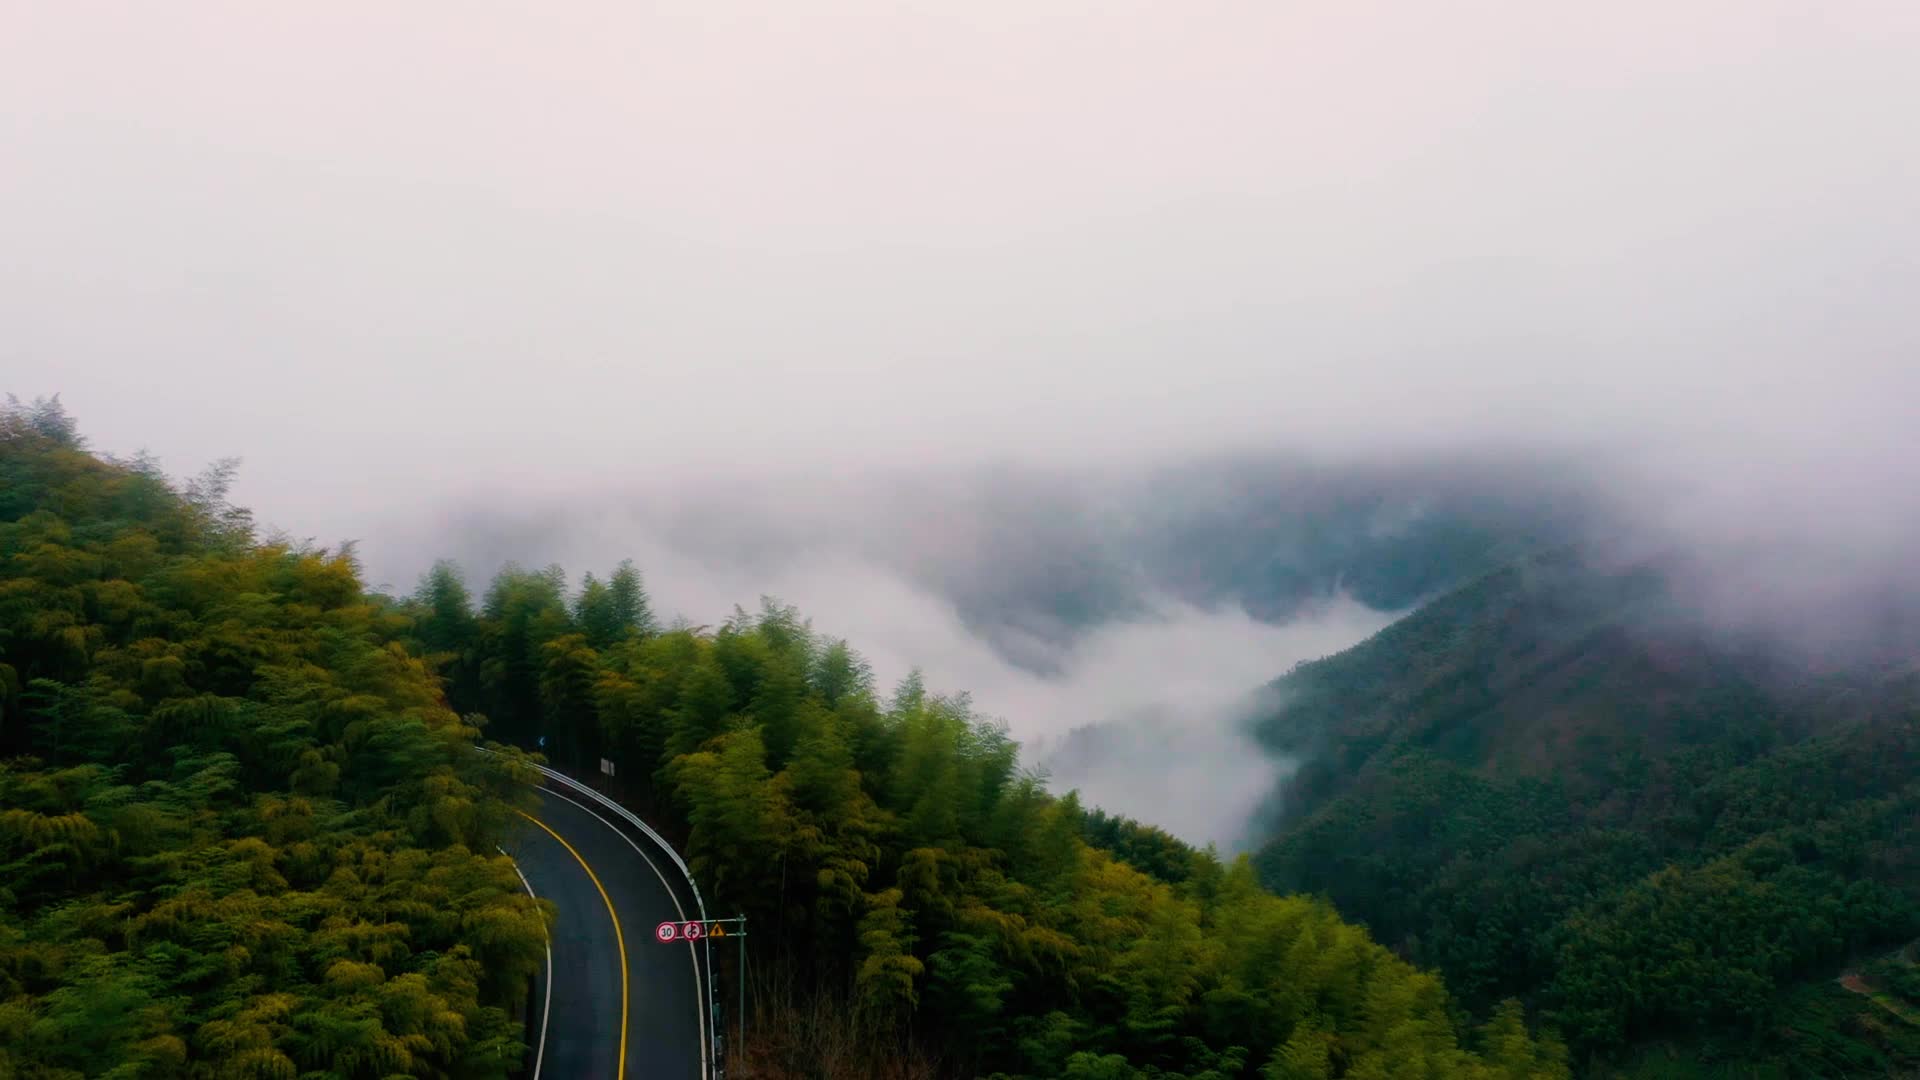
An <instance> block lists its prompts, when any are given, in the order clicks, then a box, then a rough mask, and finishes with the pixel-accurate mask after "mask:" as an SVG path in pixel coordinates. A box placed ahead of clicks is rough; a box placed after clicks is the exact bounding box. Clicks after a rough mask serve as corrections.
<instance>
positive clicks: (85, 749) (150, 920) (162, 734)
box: [0, 402, 546, 1080]
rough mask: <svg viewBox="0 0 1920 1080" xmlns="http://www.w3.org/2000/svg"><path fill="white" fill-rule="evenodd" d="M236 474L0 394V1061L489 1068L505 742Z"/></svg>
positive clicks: (499, 1038) (509, 778)
mask: <svg viewBox="0 0 1920 1080" xmlns="http://www.w3.org/2000/svg"><path fill="white" fill-rule="evenodd" d="M231 473H232V467H231V465H222V466H217V467H216V468H214V469H212V470H210V471H209V473H208V474H207V475H206V476H205V477H203V478H202V479H201V480H199V481H197V482H195V483H194V484H191V485H187V486H186V487H185V488H184V490H176V488H175V487H174V486H173V485H171V484H169V482H168V481H167V480H166V479H165V478H164V477H163V476H162V475H161V474H160V472H159V471H158V470H157V469H156V468H155V467H154V465H153V463H152V462H151V461H149V460H146V459H138V460H134V461H131V462H109V461H103V460H101V459H99V458H97V457H95V456H93V455H90V454H88V453H87V452H86V451H85V450H84V448H83V447H82V445H81V442H80V440H79V438H78V437H77V436H76V434H75V432H74V429H73V425H72V423H71V422H70V421H69V420H68V419H67V417H66V416H65V414H64V413H63V412H62V411H61V410H60V408H59V407H58V405H57V403H48V402H43V403H37V404H35V405H32V406H23V405H20V404H18V403H12V404H9V405H8V406H6V407H5V408H4V409H3V410H0V1078H13V1077H20V1078H22V1080H64V1078H78V1077H83V1076H85V1077H117V1078H135V1077H140V1078H148V1077H152V1078H162V1077H251V1078H286V1080H293V1078H295V1077H299V1078H302V1080H325V1078H342V1080H347V1078H363V1077H364V1078H374V1077H392V1076H412V1077H419V1078H428V1077H486V1076H505V1075H507V1074H509V1073H510V1072H512V1071H514V1070H515V1069H516V1068H517V1066H518V1062H519V1060H520V1059H521V1057H522V1055H523V1044H522V1042H521V1038H522V1034H523V1026H522V1024H521V1023H519V1022H518V1021H517V1020H516V1019H515V1018H514V1016H513V1015H512V1012H513V1010H514V1009H515V1007H516V1006H517V1005H518V1004H519V1002H520V1000H521V998H522V997H523V996H524V995H525V993H526V989H527V979H528V977H529V976H530V975H532V974H533V973H534V972H535V971H536V970H537V968H538V965H539V964H540V963H541V959H542V957H543V955H544V953H543V942H544V939H545V934H546V925H545V918H546V915H545V913H544V912H543V910H542V906H541V905H539V904H537V903H536V902H535V901H534V900H533V899H532V898H530V897H529V896H527V895H526V893H525V892H524V891H523V890H522V889H521V886H520V883H519V879H518V878H517V877H516V875H515V873H514V870H513V867H512V864H511V863H510V862H509V861H508V860H507V859H506V858H505V857H504V856H502V855H500V854H498V853H497V850H496V848H495V846H494V841H495V838H496V837H497V836H499V835H501V833H502V830H503V828H504V826H505V823H506V820H507V816H508V815H509V813H510V807H511V805H512V802H513V800H514V799H515V798H520V797H523V796H519V795H516V792H519V791H521V790H523V788H522V787H521V785H519V784H517V783H516V782H515V778H514V773H513V771H512V770H513V769H514V768H515V767H516V766H515V764H514V758H512V757H508V758H506V759H496V760H490V759H487V758H485V757H484V756H483V755H480V754H476V753H473V752H472V750H471V749H470V746H471V744H472V742H473V739H474V737H475V735H476V732H475V731H474V729H472V728H471V727H469V726H467V725H466V724H464V723H463V722H462V721H461V720H460V719H459V718H458V717H457V716H456V715H455V714H454V713H452V712H451V711H450V710H448V709H447V708H446V707H445V705H444V704H443V698H442V696H441V693H440V690H439V688H438V686H437V684H436V682H435V680H434V678H433V677H432V675H431V674H430V673H429V671H428V669H427V668H426V667H425V666H424V665H423V664H422V663H421V662H420V661H419V660H417V659H415V658H414V657H413V656H412V655H410V654H409V653H408V652H407V651H406V649H405V648H403V647H402V646H400V645H399V644H398V643H397V637H398V636H399V633H400V631H401V630H402V629H404V628H405V627H406V626H407V621H406V620H404V619H402V618H400V617H398V616H397V615H395V614H393V613H392V612H390V611H388V610H385V609H384V608H383V607H382V606H381V605H379V604H377V603H374V602H371V601H370V600H369V599H368V598H367V597H366V596H365V595H363V594H362V591H361V588H360V585H359V584H358V582H357V580H356V576H355V572H354V567H353V565H352V560H351V558H350V555H349V553H347V552H333V553H327V552H322V551H315V550H310V549H305V548H299V547H293V546H289V545H286V544H280V543H266V544H261V543H257V542H256V541H255V539H254V537H253V535H252V528H251V524H250V521H249V519H248V517H247V515H246V514H245V512H244V511H240V510H237V509H235V508H234V507H232V506H230V505H228V504H227V502H226V500H225V497H224V493H225V489H226V481H227V479H228V478H229V477H230V476H231Z"/></svg>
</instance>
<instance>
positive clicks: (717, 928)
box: [707, 923, 727, 937]
mask: <svg viewBox="0 0 1920 1080" xmlns="http://www.w3.org/2000/svg"><path fill="white" fill-rule="evenodd" d="M707 936H708V937H726V936H727V928H726V927H724V926H721V925H720V924H719V923H714V924H713V930H712V931H710V932H709V933H708V934H707Z"/></svg>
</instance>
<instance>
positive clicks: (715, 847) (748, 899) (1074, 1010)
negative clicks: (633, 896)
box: [401, 563, 1564, 1080]
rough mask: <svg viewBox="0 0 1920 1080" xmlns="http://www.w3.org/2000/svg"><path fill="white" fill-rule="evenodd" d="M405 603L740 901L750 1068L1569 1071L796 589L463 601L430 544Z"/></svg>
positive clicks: (512, 715) (452, 683) (498, 723)
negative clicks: (751, 957)
mask: <svg viewBox="0 0 1920 1080" xmlns="http://www.w3.org/2000/svg"><path fill="white" fill-rule="evenodd" d="M401 610H402V611H404V612H406V613H407V614H408V615H409V616H410V618H411V619H412V621H413V624H414V627H415V630H414V633H415V644H416V646H417V647H418V648H419V649H420V650H421V651H422V652H423V653H424V655H426V656H427V657H428V659H429V660H430V661H431V662H433V663H435V664H436V665H437V666H438V667H439V668H440V669H441V670H442V671H443V673H444V675H445V677H446V680H447V685H448V686H449V688H451V691H452V692H453V694H454V695H455V700H456V702H458V703H461V704H462V705H463V707H467V708H475V709H479V710H483V711H486V712H487V713H488V714H489V715H490V716H491V717H493V718H494V720H493V723H492V728H491V730H492V732H493V733H495V734H498V735H500V736H501V737H503V738H509V739H513V740H518V741H521V742H532V741H534V740H539V739H542V738H544V739H545V740H546V746H547V748H548V749H549V750H550V751H551V753H552V755H553V757H554V758H555V759H556V760H557V761H559V762H560V763H561V764H562V765H564V766H568V767H572V768H575V769H577V770H579V771H582V772H589V771H591V770H592V768H593V763H594V762H595V761H596V760H597V759H598V758H599V757H602V756H604V757H607V758H610V759H612V760H613V761H614V762H616V763H617V766H618V774H619V775H620V776H622V777H627V778H630V779H628V780H627V781H626V784H625V787H624V793H625V795H626V796H627V797H628V799H629V801H631V802H632V803H633V804H634V805H636V806H638V807H639V808H641V809H642V810H644V811H645V812H647V813H649V814H650V815H651V816H652V817H653V818H654V820H655V821H656V822H658V823H659V824H661V825H662V827H664V828H665V829H666V830H667V831H668V832H669V833H670V834H672V835H676V836H678V837H681V838H684V842H685V847H686V851H687V853H688V855H689V858H690V861H691V863H692V866H693V869H694V872H695V874H696V875H697V876H698V877H699V878H700V880H701V881H702V883H703V885H704V886H705V887H706V888H707V889H708V890H709V891H710V894H711V896H712V897H713V899H714V900H715V901H717V905H716V906H717V908H718V909H721V910H729V911H731V910H736V909H737V910H740V911H743V912H745V913H746V914H747V915H748V917H749V920H750V922H749V925H750V927H751V928H752V931H753V935H754V936H753V943H754V946H755V948H756V950H757V951H758V952H759V953H760V954H761V956H762V959H761V960H760V961H759V963H760V964H761V965H762V968H761V970H762V972H763V976H762V978H761V979H760V980H759V981H758V982H757V984H756V989H755V999H756V1002H757V1005H756V1010H755V1011H756V1013H758V1014H759V1019H758V1020H757V1021H756V1024H757V1027H758V1031H759V1032H760V1034H759V1037H758V1038H756V1040H755V1044H754V1046H753V1047H752V1048H751V1051H750V1054H749V1060H750V1062H751V1064H752V1066H753V1067H754V1068H755V1069H756V1070H758V1071H757V1072H756V1074H757V1075H770V1076H775V1077H785V1076H821V1075H827V1076H867V1075H900V1076H908V1075H952V1076H975V1075H988V1074H992V1075H1018V1076H1024V1077H1032V1078H1035V1080H1040V1078H1081V1080H1093V1078H1112V1080H1120V1078H1127V1077H1162V1078H1167V1080H1174V1078H1178V1077H1191V1078H1194V1080H1199V1078H1203V1077H1204V1078H1210V1080H1226V1078H1228V1077H1251V1076H1263V1077H1269V1078H1273V1080H1281V1078H1285V1080H1293V1078H1301V1080H1305V1078H1322V1077H1340V1076H1345V1077H1399V1076H1429V1077H1456V1076H1459V1077H1534V1076H1537V1077H1552V1076H1560V1075H1564V1069H1563V1067H1562V1066H1561V1065H1560V1064H1559V1063H1558V1062H1559V1059H1560V1055H1559V1051H1558V1048H1557V1046H1556V1045H1554V1044H1551V1043H1538V1042H1535V1041H1534V1040H1533V1039H1531V1038H1530V1037H1529V1036H1528V1034H1527V1031H1526V1028H1525V1026H1524V1022H1523V1018H1522V1015H1521V1013H1520V1012H1519V1010H1518V1009H1517V1008H1516V1007H1514V1006H1512V1005H1506V1006H1495V1007H1493V1008H1491V1009H1490V1010H1489V1011H1488V1013H1487V1014H1486V1015H1487V1016H1489V1017H1490V1019H1489V1020H1488V1023H1487V1024H1486V1026H1485V1027H1483V1028H1482V1030H1480V1031H1479V1032H1478V1033H1472V1034H1469V1033H1466V1032H1464V1031H1463V1030H1462V1022H1461V1021H1462V1017H1461V1016H1460V1015H1459V1014H1458V1013H1457V1011H1456V1010H1455V1009H1454V1007H1453V1005H1452V1004H1451V1002H1450V999H1449V996H1448V994H1447V992H1446V990H1445V989H1444V987H1443V986H1442V984H1441V983H1440V981H1439V980H1438V979H1435V978H1434V977H1432V976H1431V975H1428V974H1425V973H1422V972H1420V971H1418V970H1416V969H1415V968H1413V967H1411V966H1410V965H1408V964H1406V963H1403V962H1402V961H1400V960H1398V959H1396V958H1395V957H1393V956H1392V955H1391V954H1390V953H1388V952H1387V951H1386V950H1385V949H1382V948H1381V947H1379V946H1378V945H1376V944H1374V943H1373V942H1372V941H1371V940H1370V939H1369V938H1368V937H1367V935H1366V934H1365V933H1364V932H1362V931H1360V930H1358V929H1356V928H1355V927H1353V926H1351V925H1349V924H1347V923H1344V922H1342V921H1341V920H1340V918H1339V917H1338V915H1337V914H1336V913H1335V912H1334V911H1333V909H1331V908H1329V907H1328V906H1326V905H1325V904H1323V903H1320V902H1317V901H1313V900H1309V899H1305V898H1301V897H1284V898H1283V897H1279V896H1275V895H1272V894H1270V893H1268V892H1266V891H1264V890H1263V889H1261V888H1260V887H1259V886H1258V885H1257V884H1256V882H1255V880H1254V875H1253V871H1252V868H1251V866H1250V864H1248V863H1247V862H1245V861H1244V860H1242V861H1240V862H1238V863H1236V864H1234V865H1231V866H1223V865H1222V864H1221V863H1220V862H1219V861H1218V860H1216V859H1214V858H1213V857H1212V856H1211V855H1208V854H1203V853H1197V852H1194V851H1192V850H1191V849H1189V848H1187V847H1186V846H1185V845H1183V844H1181V843H1179V842H1178V841H1176V840H1174V839H1173V838H1171V837H1169V836H1167V835H1166V834H1165V833H1162V832H1159V831H1157V830H1154V829H1152V828H1150V827H1147V826H1142V825H1139V824H1137V823H1133V822H1128V821H1122V820H1115V819H1112V818H1109V817H1107V816H1105V815H1102V814H1098V813H1093V814H1089V813H1087V812H1084V811H1083V810H1082V809H1081V807H1080V806H1079V805H1078V803H1077V802H1076V801H1075V800H1074V799H1073V798H1072V797H1071V796H1069V797H1067V798H1064V799H1056V798H1054V797H1052V796H1050V795H1049V794H1048V793H1047V792H1046V790H1045V789H1044V787H1043V785H1042V783H1041V782H1040V780H1039V779H1038V778H1036V777H1034V776H1031V775H1029V774H1027V773H1025V772H1024V771H1023V770H1022V769H1021V768H1020V765H1019V760H1018V750H1017V747H1016V746H1015V744H1014V743H1013V742H1011V741H1010V740H1009V738H1008V736H1007V734H1006V732H1005V730H1004V729H1003V728H1002V727H1001V726H999V725H996V724H994V723H990V722H988V721H986V720H985V719H983V718H981V717H979V716H977V715H975V713H974V712H973V710H972V708H971V706H970V704H969V702H968V700H967V698H966V697H965V695H954V696H942V695H938V694H934V693H930V692H929V691H928V690H927V689H926V688H925V687H923V686H922V685H921V684H920V682H919V679H918V677H917V676H916V677H913V678H910V679H908V680H907V681H906V682H905V683H903V684H902V685H901V686H899V687H897V688H895V689H894V690H893V692H892V693H891V694H890V695H887V696H886V697H884V698H883V697H881V696H879V695H877V694H876V693H875V689H874V687H873V685H872V678H871V676H870V674H869V673H868V670H867V668H866V666H865V664H864V663H863V662H862V661H861V660H860V658H859V656H858V655H857V654H856V653H854V652H853V651H851V650H850V649H849V648H848V646H847V645H846V643H845V642H843V641H837V640H830V639H823V638H821V637H819V636H817V635H815V634H814V633H813V632H812V630H811V629H810V627H809V626H808V624H807V623H806V622H804V621H803V620H802V619H801V618H800V616H799V615H798V614H797V613H796V612H795V611H793V610H792V609H791V608H787V607H783V606H781V605H779V604H777V603H773V602H771V601H767V602H763V605H762V608H761V610H759V611H758V612H754V613H748V612H745V611H741V610H736V611H735V613H734V615H733V616H732V617H731V618H730V619H728V620H727V621H726V622H725V623H724V624H722V625H720V626H719V627H717V628H712V629H709V628H702V627H679V628H672V629H665V630H662V629H659V628H658V627H656V626H655V625H654V622H653V618H652V616H651V615H650V614H649V612H648V607H647V603H646V599H645V593H644V591H643V590H642V589H641V587H640V582H639V579H638V577H637V575H636V574H635V572H634V570H633V568H632V567H629V566H623V567H621V568H619V569H617V570H615V571H614V572H613V573H611V574H609V575H608V577H607V578H606V579H605V580H604V581H602V580H599V579H596V578H595V577H594V576H592V575H588V576H586V577H585V578H584V579H582V581H581V583H580V586H579V588H578V589H575V590H572V591H571V592H570V591H569V590H568V589H567V587H566V580H565V578H564V577H563V575H562V573H561V572H560V571H559V570H558V569H557V568H550V569H547V570H544V571H538V572H533V571H526V570H521V569H518V568H512V567H509V568H508V569H506V570H505V571H503V572H502V573H501V574H500V575H499V576H498V577H497V578H495V580H494V581H493V582H492V583H491V585H490V586H489V587H488V588H487V589H486V592H485V594H484V596H482V597H481V598H480V601H479V603H478V604H477V605H475V603H474V602H473V600H472V599H471V597H470V596H469V593H468V591H467V588H466V586H465V585H464V583H463V582H462V580H461V577H460V575H459V573H458V570H457V569H456V568H455V567H453V566H452V565H450V564H446V563H442V564H440V565H438V566H436V567H435V568H434V570H433V571H432V573H430V574H429V575H428V576H427V578H426V579H425V580H424V581H423V582H422V584H421V587H420V589H419V591H418V592H417V593H416V594H415V595H414V596H412V597H411V598H409V599H408V600H406V601H405V602H403V603H402V605H401ZM1123 860H1124V861H1123ZM1475 1050H1477V1051H1478V1053H1476V1052H1474V1051H1475Z"/></svg>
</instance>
